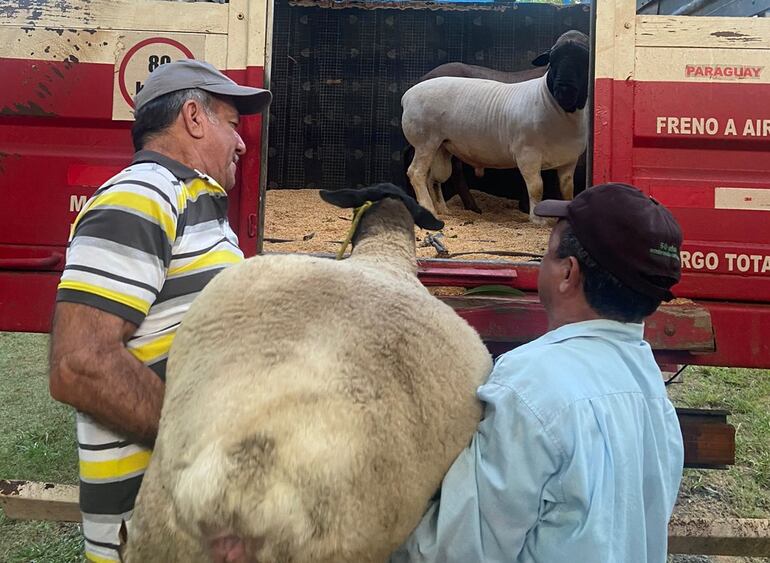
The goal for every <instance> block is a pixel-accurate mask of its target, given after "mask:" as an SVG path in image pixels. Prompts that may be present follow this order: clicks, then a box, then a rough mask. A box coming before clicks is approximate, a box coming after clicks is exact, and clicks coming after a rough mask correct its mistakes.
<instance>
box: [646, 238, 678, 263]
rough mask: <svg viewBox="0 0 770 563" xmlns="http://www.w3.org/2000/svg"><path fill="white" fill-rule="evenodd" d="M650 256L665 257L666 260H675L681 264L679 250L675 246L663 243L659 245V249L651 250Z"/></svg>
mask: <svg viewBox="0 0 770 563" xmlns="http://www.w3.org/2000/svg"><path fill="white" fill-rule="evenodd" d="M650 254H655V255H656V256H665V257H666V258H673V259H674V260H676V261H677V262H679V249H678V248H677V247H676V246H674V245H673V244H667V243H665V242H661V243H660V244H659V245H658V248H651V249H650Z"/></svg>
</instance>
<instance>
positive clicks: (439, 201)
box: [431, 180, 449, 215]
mask: <svg viewBox="0 0 770 563" xmlns="http://www.w3.org/2000/svg"><path fill="white" fill-rule="evenodd" d="M431 183H432V184H433V201H435V202H436V211H438V213H439V215H446V214H448V213H449V208H448V207H447V205H446V200H444V192H442V191H441V184H440V183H439V182H436V181H435V180H433V181H432V182H431Z"/></svg>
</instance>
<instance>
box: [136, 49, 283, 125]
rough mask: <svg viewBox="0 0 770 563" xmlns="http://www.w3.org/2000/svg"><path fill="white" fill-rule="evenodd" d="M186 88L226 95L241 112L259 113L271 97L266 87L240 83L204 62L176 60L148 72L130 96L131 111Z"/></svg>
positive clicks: (245, 113) (268, 103)
mask: <svg viewBox="0 0 770 563" xmlns="http://www.w3.org/2000/svg"><path fill="white" fill-rule="evenodd" d="M188 88H199V89H201V90H204V91H206V92H210V93H212V94H217V95H220V96H230V97H231V98H232V100H233V103H234V104H235V107H236V109H237V110H238V113H240V114H241V115H251V114H254V113H259V112H261V111H262V110H264V109H265V108H266V107H267V106H268V105H270V101H271V100H272V98H273V96H272V94H271V93H270V91H269V90H263V89H262V88H252V87H251V86H241V85H240V84H237V83H235V82H233V81H232V80H230V79H229V78H228V77H227V76H225V75H224V74H222V73H221V72H219V71H218V70H217V69H216V68H214V67H213V66H212V65H210V64H209V63H207V62H205V61H198V60H195V59H180V60H178V61H174V62H171V63H166V64H164V65H160V66H159V67H158V68H156V69H155V70H154V71H153V72H152V73H150V76H148V77H147V80H146V81H145V83H144V86H143V87H142V89H141V90H139V92H138V93H137V94H136V96H134V110H135V111H139V109H140V108H141V107H142V106H143V105H145V104H146V103H147V102H150V101H152V100H154V99H156V98H158V97H160V96H163V95H165V94H170V93H171V92H177V91H179V90H187V89H188Z"/></svg>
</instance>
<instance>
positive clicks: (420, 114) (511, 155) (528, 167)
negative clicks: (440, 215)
mask: <svg viewBox="0 0 770 563" xmlns="http://www.w3.org/2000/svg"><path fill="white" fill-rule="evenodd" d="M545 62H547V63H548V65H549V66H548V71H547V73H546V74H545V76H543V77H541V78H536V79H533V80H528V81H526V82H521V83H517V84H502V83H500V82H495V81H491V80H481V79H474V78H449V77H447V78H434V79H431V80H427V81H425V82H421V83H419V84H417V85H415V86H413V87H412V88H410V89H409V90H407V91H406V93H405V94H404V96H403V97H402V99H401V104H402V106H403V108H404V111H403V115H402V119H401V125H402V128H403V131H404V135H405V136H406V139H407V141H408V142H409V144H411V145H412V146H413V147H414V149H415V156H414V159H413V160H412V164H411V165H410V166H409V170H408V175H409V180H410V182H411V184H412V186H413V187H414V190H415V193H416V195H417V200H418V202H419V203H420V205H422V206H423V207H426V208H427V209H429V210H430V211H434V210H435V207H434V202H435V203H436V205H437V206H438V207H439V211H440V212H444V211H445V207H444V206H443V205H442V201H443V199H440V190H437V189H436V188H435V187H434V184H435V181H434V180H436V179H441V178H448V177H449V175H450V173H451V169H452V167H451V163H450V157H451V155H454V156H456V157H458V158H459V159H460V160H462V161H463V162H465V163H467V164H469V165H471V166H473V167H474V168H476V169H483V168H518V169H519V170H520V171H521V174H522V176H523V177H524V180H525V181H526V184H527V192H528V193H529V200H530V220H531V221H533V222H535V223H542V222H544V220H543V219H541V218H539V217H537V216H535V215H534V212H533V209H534V207H535V205H536V204H537V203H539V202H540V201H541V200H542V197H543V180H542V177H541V175H540V171H541V170H546V169H556V171H557V173H558V175H559V184H560V190H561V195H562V198H563V199H572V195H573V189H574V184H573V178H574V173H575V166H576V164H577V161H578V159H579V158H580V155H581V154H582V153H583V151H584V150H585V148H586V144H587V139H588V116H587V114H586V111H585V105H586V100H587V97H588V37H587V36H586V35H585V34H583V33H581V32H579V31H574V30H573V31H568V32H567V33H564V34H562V35H561V36H560V37H559V39H558V40H557V41H556V43H555V44H554V46H553V47H552V48H551V50H550V51H549V52H547V53H544V54H543V55H540V57H538V58H537V59H535V61H534V64H542V63H545ZM432 199H433V200H435V201H432Z"/></svg>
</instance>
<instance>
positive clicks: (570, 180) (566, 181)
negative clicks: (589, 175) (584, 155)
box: [556, 161, 577, 201]
mask: <svg viewBox="0 0 770 563" xmlns="http://www.w3.org/2000/svg"><path fill="white" fill-rule="evenodd" d="M576 166H577V161H575V162H570V163H569V164H565V165H564V166H560V167H559V168H557V169H556V173H557V174H558V175H559V190H560V191H561V198H562V199H563V200H565V201H566V200H570V199H572V197H573V196H574V191H575V167H576Z"/></svg>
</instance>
